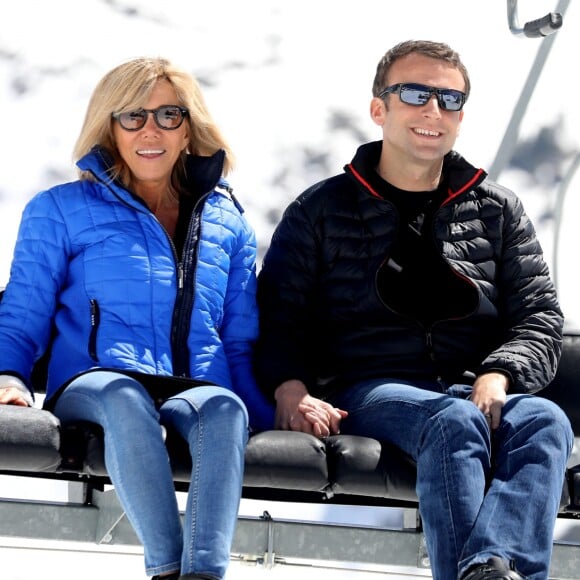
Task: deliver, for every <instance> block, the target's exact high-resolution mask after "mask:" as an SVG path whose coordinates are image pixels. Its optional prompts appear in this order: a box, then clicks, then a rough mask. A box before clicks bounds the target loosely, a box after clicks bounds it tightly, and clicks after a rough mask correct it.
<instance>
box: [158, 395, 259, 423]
mask: <svg viewBox="0 0 580 580" xmlns="http://www.w3.org/2000/svg"><path fill="white" fill-rule="evenodd" d="M166 412H169V413H170V414H177V415H182V416H183V415H192V414H193V415H196V416H197V418H198V420H202V421H204V422H207V423H208V424H212V425H215V426H222V427H223V428H224V429H232V428H233V427H234V426H235V425H238V426H239V427H241V428H242V429H246V430H247V428H248V411H247V409H246V406H245V405H244V403H243V401H242V400H241V399H240V397H238V395H236V394H235V393H234V392H232V391H230V390H228V389H225V388H223V387H214V386H208V387H196V388H193V389H189V390H188V391H185V392H183V393H180V394H179V395H176V396H174V397H172V398H171V399H169V400H168V401H167V402H166V403H164V405H163V407H162V414H165V413H166Z"/></svg>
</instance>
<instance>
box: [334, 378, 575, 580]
mask: <svg viewBox="0 0 580 580" xmlns="http://www.w3.org/2000/svg"><path fill="white" fill-rule="evenodd" d="M470 392H471V387H468V386H465V385H453V386H449V387H448V388H447V389H446V390H445V391H444V392H442V388H441V386H440V385H439V384H438V383H435V382H413V383H411V382H406V381H401V380H398V379H382V380H373V381H367V382H363V383H360V384H357V385H355V386H354V387H350V388H348V389H346V390H345V391H344V392H342V393H339V394H338V395H337V396H335V397H333V398H332V400H331V401H330V402H331V403H332V404H334V405H335V406H337V407H340V408H342V409H345V410H346V411H348V412H349V415H348V417H347V418H346V419H344V420H343V421H342V424H341V432H342V433H350V434H355V435H365V436H368V437H374V438H376V439H379V440H384V441H389V442H390V443H393V444H394V445H396V446H397V447H399V448H400V449H402V450H403V451H405V452H406V453H407V454H409V455H410V456H411V457H412V458H413V459H414V460H415V461H416V462H417V496H418V498H419V510H420V513H421V517H422V520H423V525H424V530H425V539H426V541H427V551H428V553H429V558H430V561H431V570H432V573H433V578H434V579H435V580H453V579H455V578H457V577H458V575H460V574H462V573H463V572H464V571H465V570H467V568H469V567H470V566H472V565H474V564H478V563H483V562H486V561H487V560H488V559H489V558H490V557H491V556H499V557H501V558H504V559H506V560H510V559H514V560H515V562H516V566H517V568H518V570H519V571H520V573H522V574H524V575H525V576H526V577H527V578H529V579H530V580H546V579H547V578H548V571H549V566H550V559H551V553H552V542H553V533H554V525H555V521H556V517H557V513H558V509H559V506H560V500H561V496H562V488H563V481H564V474H565V468H566V462H567V460H568V457H569V454H570V452H571V449H572V444H573V440H574V435H573V432H572V429H571V426H570V422H569V420H568V418H567V417H566V415H565V414H564V412H563V411H562V410H561V409H560V408H559V407H558V406H556V405H555V404H553V403H552V402H550V401H548V400H545V399H542V398H540V397H535V396H533V395H518V394H514V395H508V397H507V402H506V404H505V406H504V408H503V413H502V420H501V424H500V427H499V428H498V429H497V430H495V431H494V432H493V434H491V433H490V429H489V427H488V425H487V422H486V420H485V417H484V416H483V413H482V412H481V411H480V410H479V409H478V408H477V407H476V406H475V405H474V404H473V403H472V402H471V401H469V400H468V399H467V398H468V397H469V394H470Z"/></svg>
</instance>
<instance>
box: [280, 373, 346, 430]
mask: <svg viewBox="0 0 580 580" xmlns="http://www.w3.org/2000/svg"><path fill="white" fill-rule="evenodd" d="M275 398H276V421H275V427H276V429H283V430H286V431H302V432H303V433H310V434H311V435H314V436H316V437H328V436H329V435H337V434H338V433H340V421H341V419H344V418H345V417H346V416H347V415H348V413H347V412H346V411H343V410H342V409H337V408H336V407H333V406H332V405H330V404H328V403H326V402H324V401H321V400H320V399H317V398H315V397H312V396H310V395H309V394H308V390H307V389H306V386H305V385H304V383H302V382H301V381H297V380H291V381H286V382H284V383H282V384H281V385H280V386H279V387H278V388H277V389H276V393H275Z"/></svg>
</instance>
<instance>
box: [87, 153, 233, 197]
mask: <svg viewBox="0 0 580 580" xmlns="http://www.w3.org/2000/svg"><path fill="white" fill-rule="evenodd" d="M225 155H226V154H225V151H223V150H222V149H220V150H219V151H217V152H216V153H214V154H213V155H211V156H202V155H187V157H186V160H185V180H186V183H185V189H186V190H187V191H189V192H190V193H191V194H192V195H193V196H195V197H199V196H201V195H203V194H205V193H208V192H209V191H212V190H213V189H214V188H215V187H217V186H220V187H221V188H224V189H226V190H227V189H228V185H227V183H226V182H225V180H224V179H223V178H222V171H223V167H224V161H225ZM112 165H113V157H112V155H111V153H110V152H109V151H108V150H107V149H105V148H104V147H101V146H96V147H93V149H91V151H90V152H89V153H87V155H85V156H84V157H83V158H81V159H79V161H78V162H77V167H78V168H79V169H80V170H81V171H88V172H90V173H92V174H93V175H94V176H95V178H96V179H98V180H99V181H100V182H102V183H104V184H106V185H109V186H113V187H115V186H116V187H121V185H120V184H119V183H116V182H114V181H113V180H112V179H111V177H110V175H109V170H110V168H111V167H112Z"/></svg>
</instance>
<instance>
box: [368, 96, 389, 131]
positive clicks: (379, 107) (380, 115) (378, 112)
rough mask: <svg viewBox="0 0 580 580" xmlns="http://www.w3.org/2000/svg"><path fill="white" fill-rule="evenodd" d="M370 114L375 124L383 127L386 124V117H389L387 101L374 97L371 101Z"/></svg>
mask: <svg viewBox="0 0 580 580" xmlns="http://www.w3.org/2000/svg"><path fill="white" fill-rule="evenodd" d="M370 113H371V119H372V120H373V122H374V123H376V124H377V125H380V126H382V125H383V124H384V122H385V117H386V116H387V105H386V103H385V101H383V99H379V98H378V97H373V99H372V100H371V107H370Z"/></svg>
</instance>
